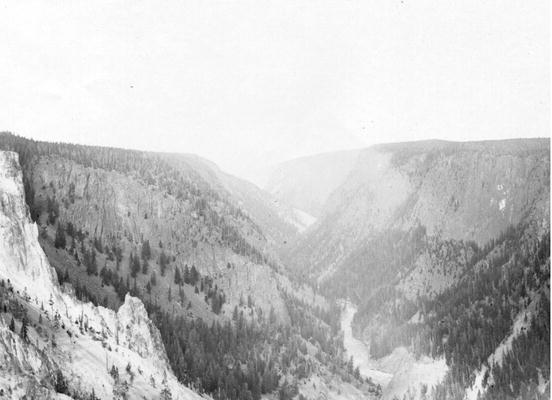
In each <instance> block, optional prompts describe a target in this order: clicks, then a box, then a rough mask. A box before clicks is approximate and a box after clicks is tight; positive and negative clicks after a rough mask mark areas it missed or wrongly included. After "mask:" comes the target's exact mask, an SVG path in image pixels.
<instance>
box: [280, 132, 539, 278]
mask: <svg viewBox="0 0 552 400" xmlns="http://www.w3.org/2000/svg"><path fill="white" fill-rule="evenodd" d="M549 148H550V146H549V141H548V140H527V141H524V140H520V141H505V142H481V143H466V144H461V143H448V142H421V143H417V144H410V143H409V144H397V145H381V146H376V147H373V148H370V149H367V150H364V151H363V152H361V153H360V155H359V156H358V158H357V161H356V164H355V166H354V168H353V169H352V170H351V171H350V173H349V174H348V175H347V177H346V178H345V179H344V180H343V181H342V182H341V184H340V185H338V186H337V188H336V189H335V190H334V191H333V192H332V194H331V195H330V196H329V198H328V199H327V201H326V203H325V207H324V210H323V212H322V214H321V217H320V218H319V221H318V222H317V224H316V225H315V226H313V227H312V228H311V229H310V230H309V231H308V232H307V233H306V235H305V236H304V238H303V239H302V240H301V241H300V242H299V243H298V244H297V245H296V246H295V247H294V248H293V249H292V250H291V251H290V254H291V255H290V257H289V259H290V260H297V261H296V264H297V265H301V264H303V265H304V266H305V267H306V268H307V269H310V268H316V269H319V271H322V272H324V271H326V272H331V271H332V270H335V269H336V268H337V267H339V266H340V265H341V264H342V263H343V262H344V260H345V259H346V258H347V257H348V256H349V255H350V254H351V253H352V252H355V251H357V250H358V249H360V248H362V247H363V245H364V244H365V243H366V241H367V240H369V239H370V238H373V237H374V236H377V235H378V234H380V233H381V232H384V231H389V230H399V231H409V230H411V229H414V228H416V227H418V226H421V227H424V228H425V230H426V233H427V235H428V236H430V237H437V238H439V239H440V240H461V241H474V242H476V243H477V244H478V245H480V246H483V245H484V244H485V243H486V242H487V241H489V240H490V239H493V238H496V237H497V236H498V235H499V234H500V233H501V232H503V231H505V230H506V229H507V228H508V226H510V225H517V224H518V223H520V222H527V223H529V224H531V225H532V226H534V229H536V231H538V232H540V233H542V232H543V229H544V228H545V227H546V226H547V222H548V219H549V207H550V204H549V193H550V187H549V177H550V160H549V155H548V154H549Z"/></svg>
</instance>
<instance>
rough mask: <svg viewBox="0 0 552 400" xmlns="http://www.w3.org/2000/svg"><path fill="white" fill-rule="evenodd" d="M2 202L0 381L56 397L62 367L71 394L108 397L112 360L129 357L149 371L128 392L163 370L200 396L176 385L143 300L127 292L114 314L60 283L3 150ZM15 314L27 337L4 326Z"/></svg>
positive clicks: (11, 158)
mask: <svg viewBox="0 0 552 400" xmlns="http://www.w3.org/2000/svg"><path fill="white" fill-rule="evenodd" d="M0 204H1V208H0V238H2V240H0V279H1V280H2V290H1V291H0V292H1V293H0V302H1V303H2V304H4V305H5V306H6V309H7V311H8V312H1V313H0V357H1V358H2V359H3V360H4V361H5V363H4V366H3V369H4V372H5V374H4V377H3V378H2V379H0V388H2V389H4V393H12V394H14V393H17V390H19V389H17V388H20V389H21V390H23V389H24V391H25V393H26V394H27V395H32V393H35V391H38V392H36V393H42V394H41V396H44V397H43V398H47V397H48V396H54V394H53V392H52V390H53V381H52V380H51V379H52V374H53V373H54V372H55V370H56V369H60V370H62V371H63V374H64V375H65V376H66V377H67V378H68V385H69V388H70V390H71V391H73V392H74V393H77V392H79V393H81V392H83V391H84V392H86V393H89V392H90V391H91V390H92V389H93V390H94V391H95V393H96V395H100V396H101V397H102V398H107V397H109V396H111V394H112V389H113V387H114V386H116V384H117V382H114V380H113V379H112V378H111V377H110V376H109V368H110V366H111V365H113V366H116V367H117V368H118V369H119V370H121V372H122V371H124V369H125V365H126V364H125V363H127V362H129V363H131V365H133V368H136V369H140V370H142V371H147V372H148V373H149V375H146V376H145V377H139V378H136V381H134V383H133V384H131V387H130V389H128V390H129V393H130V394H131V397H133V398H135V397H136V398H138V393H140V392H141V391H142V390H146V391H145V392H143V393H150V394H151V395H154V394H155V393H156V392H159V389H156V388H155V387H151V386H149V388H148V389H143V388H141V386H148V385H150V382H148V380H149V376H150V375H151V376H152V377H157V379H158V382H161V381H162V377H163V376H167V378H166V380H167V383H166V385H167V387H169V388H170V390H172V391H173V393H176V394H179V395H182V396H183V398H190V399H191V398H195V397H199V396H196V395H195V394H194V393H193V392H191V391H190V390H188V389H187V388H184V387H182V386H181V385H179V384H178V383H177V381H176V379H175V378H174V376H173V375H172V373H171V372H170V367H169V365H168V362H167V356H166V354H165V349H164V346H163V343H162V341H161V337H160V334H159V332H158V330H157V328H155V326H154V325H153V324H152V322H151V321H150V320H149V318H148V316H147V313H146V310H145V308H144V306H143V304H142V303H141V301H140V300H138V299H136V298H133V297H131V296H129V295H127V297H126V299H125V302H124V304H123V305H122V306H121V307H120V309H119V311H118V312H117V313H115V312H113V311H111V310H108V309H105V308H103V307H94V306H93V305H92V304H91V303H82V302H79V301H77V300H76V299H75V298H74V297H73V296H72V295H71V294H70V293H66V292H64V291H62V290H61V288H60V287H59V285H58V282H57V277H56V273H55V271H54V269H53V268H52V267H50V264H49V262H48V260H47V259H46V256H45V255H44V252H43V251H42V249H41V247H40V245H39V243H38V230H37V227H36V225H35V224H34V223H33V222H32V221H31V219H30V216H29V212H28V207H27V205H26V204H25V198H24V190H23V182H22V172H21V168H20V166H19V163H18V157H17V154H15V153H11V152H0ZM21 310H24V311H21ZM2 311H3V310H2ZM12 316H13V317H15V319H16V320H17V322H16V324H15V325H16V327H15V330H16V331H19V330H20V329H21V324H22V323H23V322H22V321H20V318H21V317H22V316H24V317H23V318H24V319H25V320H26V321H27V323H28V326H29V328H28V330H29V332H28V336H29V339H27V340H25V339H22V338H20V337H19V336H17V335H14V334H13V332H12V331H11V330H10V329H8V323H9V322H10V319H11V317H12ZM79 326H80V328H78V327H79ZM108 349H109V350H108ZM106 364H107V365H106ZM0 375H2V374H0ZM154 379H155V378H154ZM142 381H143V382H142ZM25 382H26V383H25ZM29 382H32V384H29ZM133 385H134V386H133ZM29 391H32V393H31V392H29ZM36 393H35V394H36ZM133 394H134V395H133Z"/></svg>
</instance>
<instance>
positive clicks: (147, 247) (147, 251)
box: [142, 240, 151, 261]
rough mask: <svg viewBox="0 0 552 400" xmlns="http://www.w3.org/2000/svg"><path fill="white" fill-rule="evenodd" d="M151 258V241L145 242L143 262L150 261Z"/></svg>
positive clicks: (143, 244)
mask: <svg viewBox="0 0 552 400" xmlns="http://www.w3.org/2000/svg"><path fill="white" fill-rule="evenodd" d="M150 258H151V248H150V244H149V240H144V243H142V260H144V261H148V260H149V259H150Z"/></svg>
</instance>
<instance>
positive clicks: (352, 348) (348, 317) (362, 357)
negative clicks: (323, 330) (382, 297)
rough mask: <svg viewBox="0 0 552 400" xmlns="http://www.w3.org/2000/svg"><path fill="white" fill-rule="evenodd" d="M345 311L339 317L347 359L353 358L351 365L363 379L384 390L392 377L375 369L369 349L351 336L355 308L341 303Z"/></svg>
mask: <svg viewBox="0 0 552 400" xmlns="http://www.w3.org/2000/svg"><path fill="white" fill-rule="evenodd" d="M343 304H344V305H345V309H344V311H343V314H342V315H341V330H342V331H343V342H344V343H343V344H344V346H345V350H346V352H347V358H349V357H351V356H353V363H354V365H355V367H358V369H359V371H360V374H361V375H362V376H363V377H366V378H371V379H372V381H373V382H375V383H378V384H379V385H381V387H382V388H385V387H386V386H387V385H388V384H389V382H390V381H391V379H392V378H393V375H392V374H390V373H387V372H383V371H380V370H378V369H376V365H375V364H376V363H375V361H374V360H372V359H371V358H370V349H369V347H368V346H367V345H366V344H365V343H363V342H361V341H360V340H358V339H356V338H355V337H354V336H353V328H352V323H353V318H354V316H355V314H356V312H357V309H356V306H355V305H354V304H352V303H350V302H348V301H346V302H343Z"/></svg>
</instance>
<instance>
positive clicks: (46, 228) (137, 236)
mask: <svg viewBox="0 0 552 400" xmlns="http://www.w3.org/2000/svg"><path fill="white" fill-rule="evenodd" d="M0 148H7V149H13V150H15V151H17V153H18V154H19V157H20V160H21V164H22V170H23V180H24V183H25V189H26V190H25V195H26V200H27V203H28V204H29V207H30V209H31V212H32V216H33V219H34V220H36V221H37V224H38V227H39V232H40V244H41V246H42V247H43V249H44V251H45V253H46V255H47V257H48V259H49V261H50V262H51V263H52V265H53V266H54V267H55V269H56V270H57V276H58V280H59V282H60V283H61V284H65V283H67V282H68V283H70V284H71V285H72V287H74V291H75V295H76V297H77V298H79V299H82V300H90V301H92V302H93V303H94V304H98V305H100V304H101V305H103V306H105V307H109V308H112V309H117V308H118V307H119V306H120V305H121V304H122V303H123V302H124V301H125V298H126V295H127V293H130V294H131V295H133V296H136V297H139V298H140V299H142V301H143V302H144V304H145V306H146V310H147V311H148V314H149V316H150V318H151V319H152V320H153V322H154V323H155V325H156V326H157V328H158V329H159V331H160V334H161V339H162V341H163V343H164V346H165V347H166V349H167V354H168V358H169V363H170V365H171V367H172V368H173V370H174V372H175V374H176V376H177V377H178V379H179V380H180V381H181V382H183V383H185V384H187V385H189V386H192V387H194V388H195V389H196V390H198V391H200V392H206V393H209V394H211V395H212V396H213V397H214V398H216V399H226V398H230V399H242V398H252V399H254V400H258V399H260V398H261V396H263V395H265V396H266V395H271V394H274V393H278V394H279V396H281V398H292V397H294V396H296V395H297V393H299V392H301V390H302V389H301V387H302V386H301V385H302V384H304V380H305V379H307V378H312V379H315V380H316V379H322V380H323V381H325V382H326V385H325V386H323V387H324V388H325V389H323V387H321V386H319V389H320V390H324V393H326V395H327V396H328V397H329V398H332V397H333V396H334V397H335V396H337V393H338V392H339V390H347V391H349V392H351V393H353V392H354V393H356V396H357V397H358V398H362V397H364V398H372V397H374V396H375V395H376V394H377V388H376V386H375V385H373V384H371V383H370V382H365V381H364V380H363V379H360V377H358V376H355V375H354V371H352V370H349V369H348V368H347V364H346V363H345V360H344V359H343V345H342V343H341V342H340V340H339V335H338V331H339V315H338V313H336V312H335V307H334V306H332V304H329V303H327V302H326V301H325V300H324V299H323V298H321V297H320V296H318V295H317V294H316V293H314V292H313V291H312V289H310V288H309V287H308V286H307V285H299V284H298V283H297V282H294V281H290V280H289V279H288V278H287V277H286V275H285V274H284V272H285V268H284V267H283V265H282V264H281V263H280V262H279V259H278V258H279V257H278V250H277V244H278V242H280V241H285V240H286V239H285V238H287V237H288V235H295V234H296V228H295V227H294V226H293V225H291V224H289V223H288V222H286V221H285V220H284V219H281V218H280V216H279V214H278V212H280V211H281V210H282V209H283V208H282V207H279V206H274V205H272V204H270V202H269V201H268V199H270V196H269V195H266V194H262V193H260V192H259V190H258V189H257V188H255V187H253V186H250V185H248V184H246V183H245V182H242V181H239V180H237V179H235V178H232V177H229V176H227V175H225V174H223V173H222V172H220V171H219V170H218V169H216V168H215V167H212V166H210V164H209V163H208V162H205V161H203V160H201V159H197V158H194V157H193V156H182V157H181V156H176V155H166V154H154V153H143V152H135V151H126V150H120V149H107V148H95V147H86V146H75V145H68V144H52V143H44V142H34V141H30V140H26V139H23V138H19V137H16V136H13V135H10V134H3V135H2V136H0ZM245 206H247V207H251V210H246V209H244V208H243V207H245ZM262 214H267V216H265V217H262ZM256 216H258V218H259V219H258V221H259V222H257V220H256V218H257V217H256ZM263 218H264V219H263ZM275 219H277V220H278V221H279V222H278V223H275V222H274V223H273V222H271V221H274V220H275ZM266 224H269V225H273V226H272V227H271V229H270V234H268V233H265V232H264V230H263V226H264V225H266ZM298 310H301V312H299V311H298ZM308 349H310V351H307V350H308ZM305 390H307V389H306V388H305ZM309 390H310V391H312V388H309Z"/></svg>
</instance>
